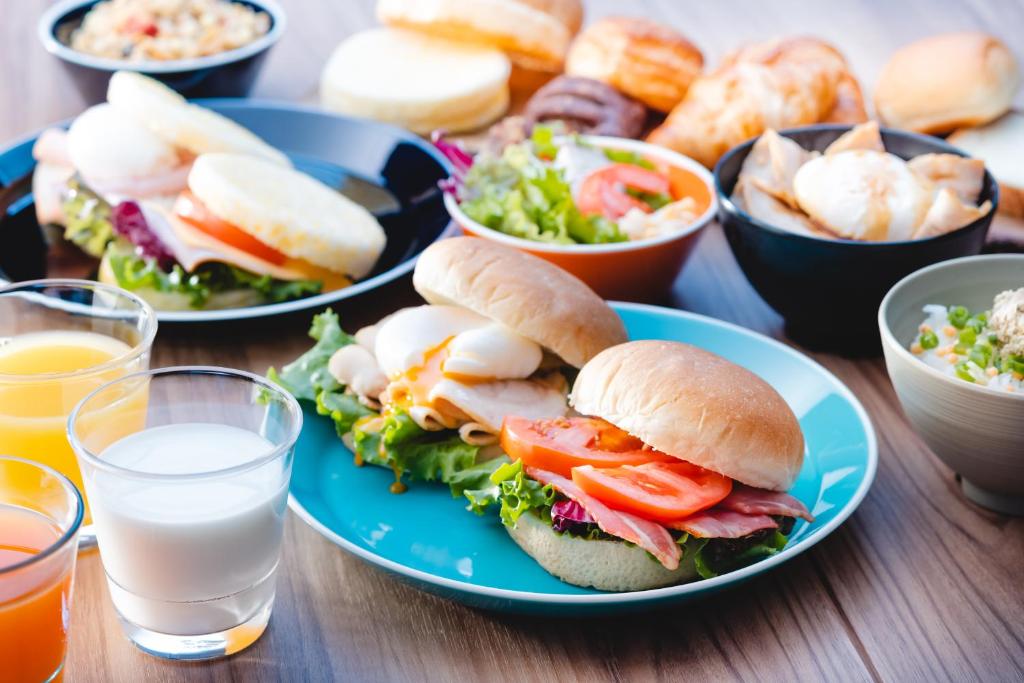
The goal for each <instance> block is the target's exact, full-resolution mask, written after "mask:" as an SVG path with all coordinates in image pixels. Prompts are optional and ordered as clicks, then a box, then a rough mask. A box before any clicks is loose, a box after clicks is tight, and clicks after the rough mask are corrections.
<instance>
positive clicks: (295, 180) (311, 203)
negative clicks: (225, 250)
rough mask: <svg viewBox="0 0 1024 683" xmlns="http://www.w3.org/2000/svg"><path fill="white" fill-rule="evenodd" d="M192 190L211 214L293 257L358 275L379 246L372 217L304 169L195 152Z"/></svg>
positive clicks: (371, 263)
mask: <svg viewBox="0 0 1024 683" xmlns="http://www.w3.org/2000/svg"><path fill="white" fill-rule="evenodd" d="M188 186H189V189H190V190H191V191H192V193H193V194H194V195H195V196H196V197H198V198H199V200H200V201H201V202H202V203H203V204H205V205H206V207H207V208H208V209H209V210H210V211H211V212H212V213H213V214H214V215H216V216H217V217H218V218H221V219H222V220H225V221H227V222H229V223H231V224H233V225H235V226H237V227H238V228H239V229H241V230H244V231H245V232H247V233H249V234H250V235H252V236H253V237H255V238H256V239H258V240H260V241H261V242H263V243H264V244H267V245H269V246H271V247H273V248H274V249H277V250H278V251H280V252H282V253H284V254H285V255H287V256H290V257H292V258H295V259H304V260H306V261H308V262H309V263H312V264H314V265H316V266H320V267H321V268H326V269H328V270H331V271H333V272H335V273H342V274H345V275H349V276H351V277H353V278H361V277H363V276H364V275H366V274H367V273H369V272H370V270H371V269H372V268H373V266H374V264H375V263H376V262H377V259H378V258H379V257H380V254H381V252H382V251H384V243H385V240H386V237H385V235H384V229H383V228H381V226H380V224H379V223H378V222H377V219H376V218H374V217H373V215H372V214H371V213H370V212H369V211H367V210H366V209H364V208H363V207H362V206H360V205H359V204H356V203H355V202H353V201H352V200H350V199H348V198H347V197H344V196H342V195H341V194H339V193H338V192H337V191H335V190H333V189H331V188H329V187H327V186H326V185H324V184H323V183H321V182H320V181H318V180H316V179H315V178H313V177H312V176H308V175H306V174H305V173H300V172H299V171H295V170H292V169H290V168H286V167H284V166H279V165H277V164H274V163H271V162H268V161H264V160H262V159H257V158H254V157H248V156H245V155H241V154H203V155H202V156H200V157H199V158H197V159H196V161H195V163H194V164H193V165H192V170H191V171H190V172H189V175H188Z"/></svg>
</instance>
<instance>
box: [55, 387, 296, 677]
mask: <svg viewBox="0 0 1024 683" xmlns="http://www.w3.org/2000/svg"><path fill="white" fill-rule="evenodd" d="M115 416H116V419H115ZM301 429H302V411H301V409H300V408H299V405H298V403H297V402H296V401H295V399H294V398H292V396H290V395H289V394H288V393H287V392H284V391H282V390H281V389H279V388H278V387H277V386H275V385H274V384H272V383H271V382H268V381H267V380H265V379H263V378H262V377H259V376H257V375H253V374H251V373H248V372H241V371H238V370H228V369H224V368H209V367H183V368H165V369H161V370H153V371H149V372H143V373H137V374H134V375H129V376H127V377H122V378H120V379H117V380H115V381H113V382H110V383H109V384H107V385H105V386H103V387H101V388H99V389H97V390H96V391H94V392H93V393H91V394H90V395H88V396H87V397H86V398H85V399H83V401H82V402H81V403H80V404H79V405H78V407H77V408H75V410H74V412H73V413H72V414H71V417H70V419H69V421H68V438H69V440H70V441H71V444H72V446H73V447H74V449H75V452H76V453H77V454H78V458H79V462H80V464H81V467H82V473H83V475H84V478H85V488H86V491H88V493H89V497H90V499H91V501H92V510H93V519H94V520H95V521H94V524H95V527H96V535H97V539H98V541H99V548H100V558H101V559H102V562H103V568H104V570H105V571H106V574H107V581H108V584H109V587H110V596H111V598H112V599H113V601H114V607H115V608H116V609H117V612H118V615H119V616H120V618H121V623H122V625H123V626H124V629H125V632H126V633H127V635H128V637H129V638H130V639H131V640H132V641H133V642H134V643H135V644H136V645H137V646H139V647H140V648H141V649H142V650H144V651H146V652H148V653H150V654H153V655H157V656H159V657H166V658H170V659H210V658H214V657H221V656H225V655H230V654H233V653H235V652H239V651H240V650H243V649H245V648H246V647H248V646H249V645H251V644H252V643H254V642H255V641H256V640H257V639H258V638H259V637H260V635H261V634H262V633H263V631H264V629H265V628H266V626H267V622H268V621H269V619H270V612H271V609H272V607H273V603H274V581H275V575H276V572H277V566H278V561H279V559H280V554H281V538H282V535H283V532H284V518H285V511H286V507H287V499H288V483H289V479H290V478H291V469H292V456H293V453H294V447H295V441H296V439H297V438H298V436H299V431H300V430H301Z"/></svg>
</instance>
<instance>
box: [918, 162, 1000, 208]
mask: <svg viewBox="0 0 1024 683" xmlns="http://www.w3.org/2000/svg"><path fill="white" fill-rule="evenodd" d="M907 166H909V167H910V170H912V171H914V172H915V173H917V174H918V175H919V176H921V177H923V178H927V179H928V180H930V181H931V182H932V183H933V184H934V185H935V186H936V187H938V188H940V189H941V188H948V189H950V190H952V191H953V193H954V194H955V195H956V196H957V197H959V198H960V201H962V202H966V203H970V204H974V203H976V202H977V201H978V194H979V193H980V192H981V186H982V183H983V182H984V180H985V162H984V161H982V160H981V159H968V158H966V157H962V156H960V155H959V154H921V155H920V156H916V157H914V158H913V159H911V160H910V161H908V162H907Z"/></svg>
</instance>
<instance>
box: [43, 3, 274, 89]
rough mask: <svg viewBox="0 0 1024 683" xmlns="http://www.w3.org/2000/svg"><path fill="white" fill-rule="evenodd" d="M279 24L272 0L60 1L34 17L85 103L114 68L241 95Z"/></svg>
mask: <svg viewBox="0 0 1024 683" xmlns="http://www.w3.org/2000/svg"><path fill="white" fill-rule="evenodd" d="M284 28H285V15H284V10H282V9H281V7H280V6H279V5H278V4H277V3H276V2H275V1H274V0H258V1H255V0H238V1H236V0H61V1H60V2H57V3H55V4H54V5H53V6H52V7H50V8H49V9H48V10H47V11H46V12H45V13H43V15H42V16H41V17H40V19H39V25H38V34H39V39H40V41H41V42H42V43H43V47H45V48H46V50H47V52H49V53H50V54H52V55H54V56H55V57H57V58H59V59H60V60H61V63H62V64H63V65H64V67H65V69H67V71H68V72H69V73H70V75H71V77H72V79H73V81H74V83H75V86H76V87H77V88H78V90H79V91H80V92H81V93H82V95H83V97H84V98H85V99H86V100H87V101H88V102H89V103H96V102H102V101H103V100H104V99H105V97H106V91H107V82H108V81H109V80H110V76H111V74H113V73H114V72H115V71H118V70H131V71H138V72H139V73H143V74H145V75H147V76H150V77H152V78H156V79H157V80H159V81H162V82H163V83H165V84H166V85H168V86H170V87H171V88H173V89H175V90H177V91H178V92H180V93H181V94H182V95H184V96H185V97H189V98H196V97H244V96H245V95H248V94H249V91H250V90H251V89H252V86H253V84H254V83H255V81H256V77H257V76H258V75H259V71H260V68H261V67H262V65H263V61H264V59H265V58H266V56H267V52H268V51H269V50H270V48H271V47H272V46H273V45H274V44H275V43H276V42H277V41H278V39H280V37H281V35H282V33H283V32H284Z"/></svg>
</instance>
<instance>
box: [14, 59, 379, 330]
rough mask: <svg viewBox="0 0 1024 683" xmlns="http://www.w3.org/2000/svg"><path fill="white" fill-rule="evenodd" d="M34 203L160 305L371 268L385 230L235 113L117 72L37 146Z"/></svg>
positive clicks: (119, 279) (314, 289) (270, 295)
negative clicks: (89, 103) (65, 125)
mask: <svg viewBox="0 0 1024 683" xmlns="http://www.w3.org/2000/svg"><path fill="white" fill-rule="evenodd" d="M33 155H34V157H35V158H36V161H37V164H36V169H35V171H34V174H33V194H34V199H35V206H36V216H37V219H38V221H39V223H40V225H46V224H49V225H57V226H62V227H63V237H64V238H65V239H66V240H68V241H69V242H72V243H73V244H75V245H77V246H78V247H79V248H81V250H82V251H84V252H85V253H87V254H89V255H90V256H93V257H96V258H97V259H101V263H100V266H99V276H98V277H99V279H101V280H103V281H105V282H109V283H112V284H116V285H118V286H121V287H123V288H125V289H128V290H131V291H134V292H136V293H138V294H140V295H141V296H143V297H144V298H147V299H149V300H150V302H151V303H152V304H153V305H154V307H156V308H158V309H163V310H176V309H188V308H226V307H237V306H248V305H255V304H260V303H273V302H278V301H284V300H288V299H293V298H298V297H301V296H307V295H310V294H315V293H318V292H320V291H324V290H328V289H335V288H338V287H342V286H345V285H347V284H349V283H350V282H351V280H352V279H355V278H359V277H362V276H364V275H366V274H367V273H368V272H369V271H370V270H371V269H372V267H373V264H374V263H375V262H376V260H377V258H378V257H379V255H380V253H381V251H382V250H383V247H384V241H385V240H384V232H383V230H382V229H381V227H380V225H379V224H378V223H377V221H376V219H374V218H373V216H372V215H370V214H369V213H368V212H367V211H366V210H365V209H363V208H362V207H360V206H358V205H356V204H354V203H353V202H351V201H350V200H348V199H347V198H345V197H342V196H341V195H340V194H338V193H337V192H335V191H334V190H332V189H330V188H328V187H327V186H325V185H323V184H321V183H319V182H318V181H316V180H315V179H313V178H311V177H309V176H307V175H304V174H302V173H299V172H297V171H295V170H293V169H292V167H291V163H290V162H289V160H288V158H287V157H286V156H285V155H284V154H283V153H282V152H281V151H279V150H277V149H275V148H273V147H271V146H270V145H268V144H267V143H266V142H264V141H263V140H261V139H260V138H259V137H257V136H256V135H254V134H253V133H252V132H250V131H249V130H247V129H245V128H244V127H242V126H240V125H238V124H237V123H235V122H234V121H231V120H230V119H228V118H226V117H224V116H221V115H220V114H217V113H216V112H213V111H211V110H208V109H205V108H203V107H201V106H199V105H196V104H191V103H189V102H188V101H186V100H185V99H184V98H182V97H181V96H180V95H179V94H178V93H176V92H174V91H173V90H171V89H169V88H167V87H166V86H164V85H163V84H161V83H159V82H158V81H155V80H153V79H150V78H147V77H145V76H142V75H140V74H137V73H133V72H117V73H115V74H114V75H113V76H112V77H111V79H110V85H109V87H108V91H107V102H105V103H102V104H98V105H96V106H94V107H90V108H89V109H87V110H86V111H85V112H83V113H82V114H81V115H79V116H78V117H77V118H76V119H75V120H74V121H73V122H72V124H71V126H70V128H69V129H68V130H67V131H66V132H65V131H63V130H59V129H51V130H47V131H45V132H44V133H43V134H42V135H41V136H40V137H39V139H38V141H37V142H36V144H35V146H34V148H33Z"/></svg>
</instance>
